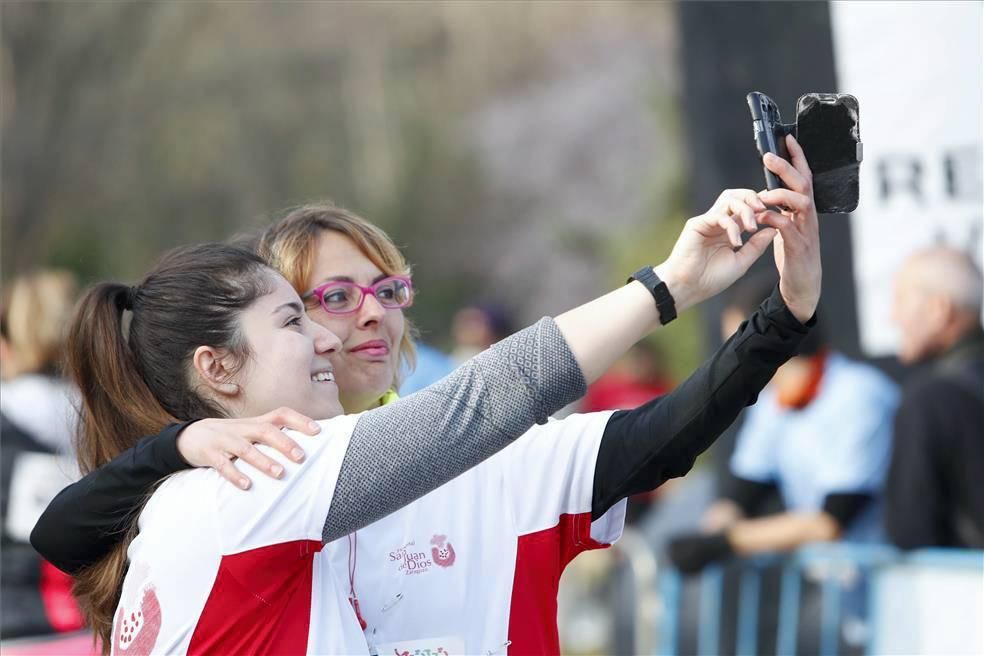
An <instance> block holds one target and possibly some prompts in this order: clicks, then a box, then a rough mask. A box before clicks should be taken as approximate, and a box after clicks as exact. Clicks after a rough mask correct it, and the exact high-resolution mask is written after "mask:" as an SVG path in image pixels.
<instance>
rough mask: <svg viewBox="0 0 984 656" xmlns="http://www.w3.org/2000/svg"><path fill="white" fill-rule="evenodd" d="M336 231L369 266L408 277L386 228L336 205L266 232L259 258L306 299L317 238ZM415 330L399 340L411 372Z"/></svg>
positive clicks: (302, 210) (309, 209)
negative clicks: (345, 238)
mask: <svg viewBox="0 0 984 656" xmlns="http://www.w3.org/2000/svg"><path fill="white" fill-rule="evenodd" d="M325 230H332V231H334V232H337V233H340V234H343V235H345V236H346V237H348V238H349V239H351V240H352V241H353V242H354V243H355V245H356V246H357V247H358V248H359V250H360V251H362V254H363V255H365V256H366V257H367V258H369V261H370V262H372V263H373V264H375V265H376V267H377V268H378V269H379V270H380V271H382V272H383V273H384V274H386V275H387V276H409V275H410V265H409V264H407V261H406V259H405V258H404V257H403V254H402V253H401V252H400V249H399V248H397V247H396V244H394V243H393V240H392V239H390V237H389V235H387V234H386V233H385V232H384V231H383V230H382V229H381V228H379V227H378V226H376V225H373V224H372V223H370V222H369V221H366V220H365V219H363V218H362V217H360V216H358V215H356V214H355V213H353V212H350V211H348V210H346V209H343V208H341V207H337V206H335V205H334V204H332V203H327V202H325V203H314V204H310V205H304V206H301V207H298V208H295V209H293V210H291V211H290V212H289V213H288V214H287V216H285V217H284V218H282V219H280V220H279V221H277V222H276V223H275V224H273V225H272V226H270V227H269V228H267V229H266V230H265V231H264V232H263V233H262V234H261V235H260V238H259V241H258V242H257V244H256V252H257V254H258V255H259V256H260V257H262V258H263V259H264V260H266V262H267V263H268V264H269V265H270V266H272V267H273V268H275V269H277V271H279V272H280V273H282V274H283V276H284V277H285V278H286V279H287V282H289V283H290V284H291V286H292V287H293V288H294V289H295V290H296V291H297V293H298V294H300V295H301V296H303V295H304V294H306V293H307V292H309V291H311V290H310V289H307V288H306V286H307V284H308V280H309V279H310V277H311V272H312V271H313V270H314V265H315V259H316V258H317V250H318V249H317V246H318V237H319V236H320V235H321V233H322V232H323V231H325ZM415 337H416V328H415V327H414V325H413V324H412V323H411V322H410V320H409V319H407V320H406V328H405V329H404V331H403V338H402V339H401V340H400V363H401V364H402V365H405V366H406V367H407V369H408V370H410V371H412V370H413V368H414V366H416V362H417V348H416V346H415V345H414V338H415ZM402 371H403V367H402V366H398V367H397V368H396V371H395V372H394V373H393V383H392V389H393V390H394V391H395V390H399V389H400V383H401V382H402V381H401V372H402Z"/></svg>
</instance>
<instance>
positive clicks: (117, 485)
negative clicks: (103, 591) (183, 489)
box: [31, 421, 192, 574]
mask: <svg viewBox="0 0 984 656" xmlns="http://www.w3.org/2000/svg"><path fill="white" fill-rule="evenodd" d="M191 423H192V422H190V421H189V422H185V423H183V424H171V425H170V426H168V427H167V428H165V429H164V430H163V431H161V432H160V433H159V434H158V435H152V436H150V437H145V438H143V439H141V440H140V441H139V442H137V444H136V446H134V447H133V448H131V449H129V450H127V451H124V452H123V453H121V454H120V455H119V456H117V457H116V458H114V459H113V460H112V461H110V462H108V463H106V464H105V465H103V466H102V467H100V468H98V469H96V470H95V471H92V472H90V473H89V474H87V475H86V476H84V477H83V478H82V479H81V480H79V481H77V482H75V483H72V484H71V485H69V486H68V487H66V488H65V489H64V490H62V491H61V492H59V493H58V496H56V497H55V498H54V499H53V500H52V501H51V503H50V504H49V505H48V508H47V509H46V510H45V511H44V513H43V514H42V515H41V518H40V519H39V520H38V523H37V525H35V527H34V530H33V531H31V544H32V545H33V546H34V548H35V549H36V550H37V551H38V553H39V554H41V556H42V557H44V558H45V559H46V560H47V561H49V562H50V563H51V564H52V565H54V566H55V567H57V568H58V569H60V570H62V571H63V572H67V573H69V574H75V573H77V572H79V571H80V570H82V569H85V568H86V567H88V566H90V565H94V564H95V563H97V562H99V561H100V560H102V558H103V557H104V556H106V554H108V553H109V552H110V551H111V550H112V549H113V547H114V546H115V545H116V543H117V542H118V541H119V539H120V538H122V537H123V534H124V530H123V529H124V528H125V525H126V520H127V519H128V518H129V517H130V514H131V513H132V512H133V510H134V509H135V508H138V507H140V505H141V504H142V503H143V502H144V500H145V499H146V497H147V495H148V494H149V493H150V492H151V491H152V490H153V487H154V484H155V483H157V482H158V481H159V480H161V479H162V478H164V477H166V476H168V475H170V474H173V473H174V472H177V471H180V470H182V469H187V468H188V467H189V465H188V463H187V462H185V461H184V458H182V457H181V454H180V453H178V446H177V443H178V435H180V434H181V431H182V430H184V429H185V428H186V427H187V426H188V425H189V424H191Z"/></svg>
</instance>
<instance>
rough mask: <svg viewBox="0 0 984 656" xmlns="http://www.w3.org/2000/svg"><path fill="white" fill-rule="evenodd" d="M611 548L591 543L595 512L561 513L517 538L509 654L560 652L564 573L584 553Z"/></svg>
mask: <svg viewBox="0 0 984 656" xmlns="http://www.w3.org/2000/svg"><path fill="white" fill-rule="evenodd" d="M609 546H611V545H608V544H603V543H601V542H598V541H597V540H593V539H591V513H590V512H586V513H580V514H577V515H566V514H565V515H561V516H560V521H559V522H558V523H557V525H556V526H551V527H550V528H547V529H544V530H542V531H537V532H536V533H528V534H526V535H521V536H519V540H518V542H517V545H516V574H515V576H514V578H513V591H512V602H511V604H510V606H509V640H510V641H511V644H510V645H509V647H508V653H510V654H519V655H521V656H526V654H559V653H560V635H559V634H558V632H557V591H558V588H559V586H560V575H561V574H563V572H564V568H565V567H567V564H568V563H569V562H571V561H572V560H574V557H575V556H577V555H578V554H579V553H581V552H582V551H589V550H591V549H604V548H606V547H609Z"/></svg>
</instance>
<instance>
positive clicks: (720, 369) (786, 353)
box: [591, 289, 812, 519]
mask: <svg viewBox="0 0 984 656" xmlns="http://www.w3.org/2000/svg"><path fill="white" fill-rule="evenodd" d="M809 325H812V322H811V323H809V324H807V325H803V324H801V323H800V322H799V320H798V319H796V317H794V316H793V315H792V313H791V312H790V311H789V310H788V309H787V307H786V305H785V303H784V302H783V300H782V296H781V295H780V294H779V291H778V289H777V290H776V291H775V292H774V293H773V294H772V296H770V297H769V298H768V299H766V300H765V301H764V302H763V303H762V305H761V306H760V307H759V309H758V310H757V311H756V312H755V313H754V314H753V315H752V316H751V317H750V318H749V319H748V320H747V321H745V322H744V323H742V325H741V326H740V327H739V328H738V330H737V332H735V334H734V335H732V336H731V338H730V339H728V341H727V342H725V343H724V344H723V345H722V346H721V348H719V349H718V350H717V351H716V352H715V353H714V355H712V356H711V357H710V358H709V359H708V360H707V361H706V362H705V363H704V364H703V365H701V366H700V368H699V369H698V370H697V371H696V372H694V373H693V374H692V375H691V376H690V377H689V378H687V380H686V381H684V382H683V383H682V384H681V385H680V386H679V387H677V388H676V389H675V390H673V391H672V392H671V393H669V394H667V395H666V396H663V397H660V398H657V399H654V400H652V401H650V402H649V403H646V404H645V405H642V406H640V407H638V408H636V409H634V410H628V411H621V412H616V413H615V414H614V415H612V417H611V419H609V421H608V424H607V425H606V427H605V432H604V434H603V436H602V438H601V445H600V446H599V449H598V461H597V464H596V465H595V477H594V492H593V496H592V504H591V514H592V517H593V518H594V519H597V518H598V517H601V516H602V515H603V514H605V512H606V511H607V510H608V509H609V508H611V507H612V506H613V505H614V504H615V503H617V502H618V501H620V500H622V499H624V498H626V497H628V496H630V495H633V494H638V493H640V492H646V491H649V490H654V489H656V488H657V487H659V486H660V485H662V484H663V483H664V482H665V481H666V480H667V479H670V478H674V477H677V476H683V475H684V474H686V473H687V472H688V471H690V468H691V467H693V464H694V460H695V459H696V458H697V456H698V455H700V454H701V453H703V452H704V451H705V450H707V448H709V447H710V446H711V444H713V443H714V441H715V440H716V439H717V438H718V437H719V436H720V435H721V433H722V432H724V430H725V429H726V428H727V427H728V426H730V425H731V423H732V422H733V421H734V420H735V418H737V416H738V413H740V412H741V410H742V409H743V408H744V407H746V406H748V405H751V404H752V403H754V402H755V399H756V398H757V397H758V394H759V392H761V391H762V389H763V388H764V387H765V385H766V384H767V383H768V382H769V380H771V378H772V376H773V375H774V374H775V372H776V369H778V368H779V367H780V366H781V365H782V364H783V363H784V362H786V360H788V359H789V358H790V357H792V356H793V355H794V354H795V353H796V349H797V347H798V346H799V344H800V342H801V341H802V339H803V337H805V336H806V334H807V332H809Z"/></svg>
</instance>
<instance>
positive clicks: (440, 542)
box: [431, 535, 455, 567]
mask: <svg viewBox="0 0 984 656" xmlns="http://www.w3.org/2000/svg"><path fill="white" fill-rule="evenodd" d="M447 540H448V536H446V535H435V536H434V537H432V538H431V544H432V545H434V546H432V547H431V557H433V558H434V564H435V565H437V566H438V567H451V566H452V565H454V559H455V554H454V547H453V546H452V545H451V543H450V542H448V541H447Z"/></svg>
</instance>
